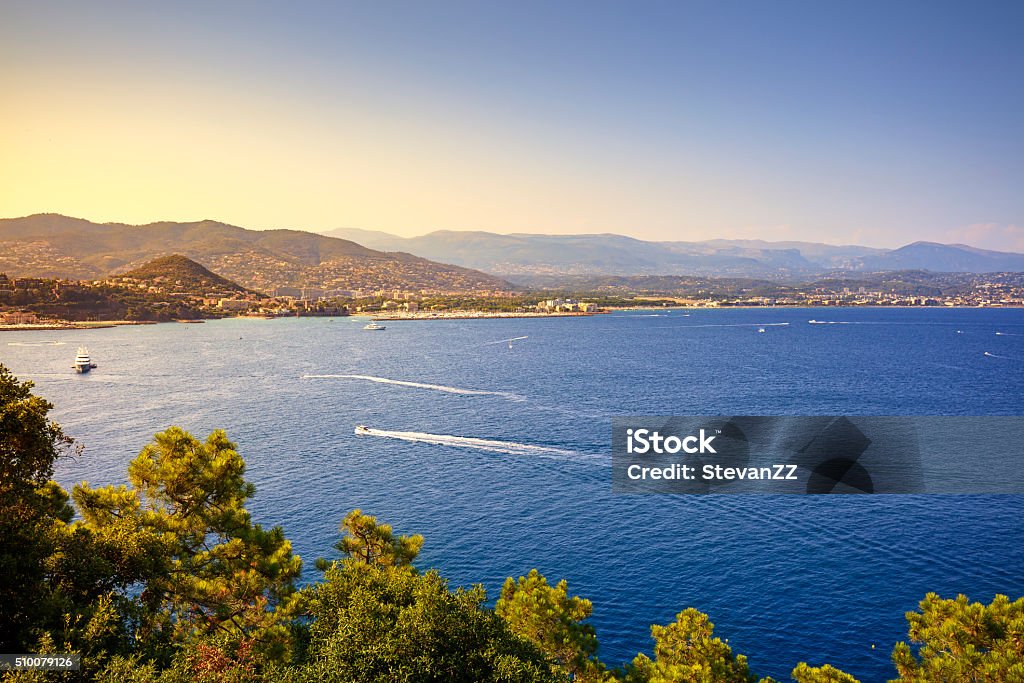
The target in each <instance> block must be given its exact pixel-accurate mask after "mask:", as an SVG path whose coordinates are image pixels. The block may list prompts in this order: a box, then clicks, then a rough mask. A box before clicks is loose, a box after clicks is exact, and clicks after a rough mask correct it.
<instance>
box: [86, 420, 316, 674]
mask: <svg viewBox="0 0 1024 683" xmlns="http://www.w3.org/2000/svg"><path fill="white" fill-rule="evenodd" d="M235 448H236V447H235V444H233V443H232V442H231V441H229V440H228V438H227V436H226V435H225V434H224V432H222V431H215V432H213V433H212V434H210V436H209V437H208V438H207V439H206V440H205V441H199V440H198V439H196V438H195V437H194V436H192V435H191V434H189V433H187V432H185V431H184V430H182V429H179V428H177V427H172V428H170V429H168V430H167V431H165V432H161V433H159V434H157V435H156V437H155V440H154V442H153V443H151V444H149V445H147V446H146V447H145V448H144V449H143V450H142V452H141V453H140V454H139V456H138V457H137V458H136V459H135V460H133V461H132V463H131V464H130V465H129V467H128V478H129V481H130V482H131V484H132V486H131V488H129V487H125V486H108V487H104V488H98V489H93V488H90V487H89V486H88V484H84V483H83V484H81V485H80V486H77V487H75V489H74V501H75V504H76V506H77V507H78V509H79V511H80V513H81V515H82V518H83V519H82V522H81V524H82V526H83V527H84V528H85V529H87V530H88V531H89V532H90V533H92V534H93V535H95V536H97V537H101V538H104V539H106V540H107V541H108V542H109V543H117V544H118V545H119V547H121V548H122V549H123V551H124V556H125V558H135V557H138V556H139V555H140V554H141V555H142V556H144V557H149V558H152V564H150V566H148V567H147V571H146V573H145V575H144V576H142V577H140V581H141V584H142V590H141V592H140V593H139V594H138V596H137V598H135V599H134V600H133V605H134V612H133V613H132V614H131V615H130V620H131V622H132V623H131V626H132V629H133V635H134V636H135V638H136V640H137V641H139V642H141V643H146V644H147V646H148V650H149V651H148V652H146V653H145V654H147V655H151V656H159V655H160V648H161V647H162V648H164V652H165V653H171V652H173V651H174V648H175V647H177V646H178V645H179V644H181V643H185V642H194V641H196V640H201V639H207V640H208V641H209V642H216V643H217V646H218V647H222V648H227V649H228V650H231V651H239V652H247V651H253V652H256V653H259V654H260V655H262V656H264V657H266V658H269V659H270V660H281V659H284V657H285V656H286V652H287V649H288V646H289V645H290V629H289V627H288V621H289V620H290V619H291V616H292V614H293V610H294V607H295V588H294V581H295V579H296V578H297V577H298V576H299V573H300V571H301V566H302V565H301V561H300V559H299V558H298V557H296V556H294V555H292V552H291V543H290V542H289V541H288V540H287V539H286V538H285V537H284V532H283V531H282V530H281V528H280V527H274V528H273V529H270V530H265V529H263V528H262V527H261V526H260V525H258V524H253V522H252V520H251V519H250V516H249V513H248V511H247V510H246V509H245V502H246V500H247V499H248V498H249V497H250V496H251V495H252V494H253V492H254V487H253V485H252V484H250V483H248V482H247V481H246V480H245V478H244V474H245V463H244V462H243V461H242V458H241V456H240V455H239V454H238V452H237V451H236V450H235Z"/></svg>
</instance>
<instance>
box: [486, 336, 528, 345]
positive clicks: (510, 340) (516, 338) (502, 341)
mask: <svg viewBox="0 0 1024 683" xmlns="http://www.w3.org/2000/svg"><path fill="white" fill-rule="evenodd" d="M529 338H530V336H529V335H523V336H522V337H512V338H511V339H499V340H497V341H492V342H484V343H483V346H490V345H491V344H507V343H509V342H514V341H519V340H520V339H529Z"/></svg>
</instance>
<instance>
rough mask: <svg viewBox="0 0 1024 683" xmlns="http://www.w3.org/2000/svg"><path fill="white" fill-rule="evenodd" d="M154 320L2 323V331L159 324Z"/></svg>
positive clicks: (0, 329)
mask: <svg viewBox="0 0 1024 683" xmlns="http://www.w3.org/2000/svg"><path fill="white" fill-rule="evenodd" d="M157 324H159V323H157V322H156V321H154V320H96V321H85V322H66V323H56V322H54V323H37V324H27V325H0V332H31V331H33V330H43V331H46V330H49V331H58V330H100V329H103V328H107V327H123V326H126V325H157Z"/></svg>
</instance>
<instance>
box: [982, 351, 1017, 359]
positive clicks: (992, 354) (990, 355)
mask: <svg viewBox="0 0 1024 683" xmlns="http://www.w3.org/2000/svg"><path fill="white" fill-rule="evenodd" d="M984 355H986V356H988V357H989V358H998V359H1000V360H1016V361H1019V360H1020V359H1019V358H1011V357H1010V356H997V355H996V354H994V353H989V352H988V351H986V352H985V354H984Z"/></svg>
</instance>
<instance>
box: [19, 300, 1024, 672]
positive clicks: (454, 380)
mask: <svg viewBox="0 0 1024 683" xmlns="http://www.w3.org/2000/svg"><path fill="white" fill-rule="evenodd" d="M809 319H816V320H819V321H823V320H827V321H836V322H839V321H843V322H847V323H849V324H831V325H818V324H808V322H807V321H808V320H809ZM785 322H788V323H790V324H789V325H772V326H767V327H766V330H767V332H766V333H765V334H758V333H757V332H756V330H757V327H758V326H759V325H761V324H767V323H785ZM364 323H365V321H363V320H360V319H356V318H350V319H336V320H333V321H331V320H326V319H287V320H273V321H267V320H226V321H219V322H211V323H206V324H203V325H176V324H170V325H157V326H142V327H127V328H120V329H106V330H91V331H67V332H17V333H10V332H8V333H3V332H0V362H3V363H4V364H5V365H7V366H9V367H10V368H11V369H12V370H13V371H14V372H15V373H16V374H18V375H19V376H21V377H23V378H28V379H32V380H34V381H35V382H36V383H37V391H38V392H39V393H40V394H42V395H44V396H45V397H47V398H48V399H50V400H51V401H53V402H54V403H55V404H56V406H57V407H56V411H55V417H56V419H57V420H58V421H60V422H61V423H63V424H64V426H65V428H66V430H67V431H68V432H69V433H71V434H72V435H73V436H75V437H76V438H77V439H79V440H80V441H81V442H82V443H84V444H85V446H86V451H85V455H84V456H83V457H82V458H80V459H78V460H76V461H71V462H66V463H63V464H62V465H61V466H60V467H59V469H58V473H57V478H58V479H59V481H60V482H61V483H62V484H64V485H72V484H73V483H75V482H78V481H81V480H83V479H86V480H88V481H90V482H91V483H93V484H108V483H120V482H122V481H124V479H125V470H126V465H127V463H128V462H129V460H131V458H133V457H134V456H135V455H136V454H137V453H138V451H139V449H140V448H141V447H142V445H143V444H144V443H145V442H146V441H147V440H148V439H149V438H150V437H151V435H152V434H153V433H154V432H156V431H159V430H160V429H162V428H164V427H166V426H168V425H172V424H176V425H181V426H183V427H185V428H186V429H189V430H191V431H192V432H194V433H196V434H197V435H205V433H207V432H208V431H209V430H211V429H213V428H216V427H223V428H225V429H227V430H228V434H229V436H230V437H231V438H232V439H233V440H235V441H237V442H238V443H239V448H240V451H241V452H242V454H243V455H244V456H245V458H246V461H247V462H248V464H249V476H250V478H251V479H252V480H253V481H254V482H255V483H256V485H257V488H258V491H257V494H256V497H255V499H254V500H252V502H251V505H250V509H251V510H252V511H253V513H254V516H255V517H256V519H257V520H258V521H260V522H262V523H264V524H280V525H283V526H284V528H285V530H286V532H287V534H288V536H289V537H290V538H291V539H292V541H293V543H294V547H295V550H296V551H297V552H298V553H299V554H300V555H302V557H303V558H304V559H305V560H306V566H307V570H306V578H308V579H312V578H316V576H317V572H316V570H315V569H314V568H313V567H312V560H313V559H314V558H316V557H318V556H328V557H332V556H333V551H332V548H331V545H332V544H333V543H334V542H335V540H336V539H337V524H338V521H339V520H340V519H341V517H342V516H343V515H344V514H345V513H346V512H347V511H348V510H350V509H352V508H354V507H361V508H362V509H363V510H364V511H367V512H371V513H373V514H376V515H378V516H379V517H381V518H382V519H383V520H386V521H388V522H390V523H392V524H393V525H394V526H395V528H396V529H397V530H398V531H400V532H406V533H413V532H419V533H423V534H424V535H425V536H426V543H425V545H424V549H423V552H422V554H421V558H420V565H421V566H422V567H436V568H438V569H440V570H441V572H442V573H443V574H444V575H445V576H447V577H450V579H451V580H452V582H453V583H454V584H469V583H472V582H476V581H481V582H483V583H484V584H485V585H486V586H487V587H488V589H489V592H490V594H491V596H492V597H494V596H496V592H497V588H498V587H499V586H500V584H501V582H502V580H503V579H504V578H505V577H506V576H509V575H514V576H518V575H520V574H523V573H525V572H527V571H529V570H530V569H531V568H533V567H537V568H538V569H540V571H541V572H543V573H544V574H546V575H547V576H548V577H549V578H551V579H558V578H566V579H568V581H569V587H570V590H572V591H574V592H576V593H579V594H581V595H584V596H586V597H589V598H590V599H591V600H592V601H593V603H594V617H593V622H594V624H595V626H596V627H597V630H598V635H599V637H600V640H601V643H602V652H601V654H602V657H603V658H604V659H605V661H607V662H609V663H610V664H619V663H621V662H623V661H625V660H628V659H631V658H632V657H633V656H634V655H635V653H636V652H637V651H638V650H643V651H649V650H650V646H651V642H650V638H649V630H648V629H649V625H650V624H652V623H668V622H670V621H672V620H673V618H674V615H675V613H676V612H678V611H679V610H681V609H683V608H684V607H687V606H693V607H696V608H698V609H700V610H702V611H705V612H707V613H709V614H710V615H711V618H712V621H713V622H714V623H715V624H716V632H717V634H718V635H720V636H721V637H722V638H727V639H728V640H729V642H730V644H731V645H732V646H733V647H734V648H735V649H736V650H737V651H738V652H741V653H745V654H747V655H748V656H749V658H750V662H751V664H752V666H753V667H754V669H755V670H756V671H757V672H758V673H759V674H762V675H767V674H770V675H773V676H776V677H778V678H780V679H788V672H789V671H790V669H791V668H792V667H793V666H794V665H795V664H796V662H798V661H800V660H806V661H809V662H811V663H813V664H820V663H823V662H831V663H833V664H835V665H837V666H840V667H841V668H844V669H846V670H848V671H850V672H852V673H854V674H856V675H858V676H860V677H861V678H862V679H863V680H884V679H885V678H887V677H890V676H891V675H892V674H893V672H892V668H891V666H890V664H889V661H888V657H889V653H890V651H891V648H892V645H893V643H895V642H896V641H897V640H899V639H901V638H905V634H906V626H905V622H904V618H903V614H904V612H906V611H907V610H911V609H914V608H915V607H916V604H917V602H918V601H919V600H920V599H921V598H922V597H923V596H924V594H925V593H926V592H928V591H936V592H939V593H940V594H943V595H945V596H953V595H955V594H956V593H957V592H964V593H967V594H968V595H969V596H970V597H971V598H972V599H976V600H984V601H988V600H990V599H991V598H992V596H993V594H995V593H997V592H1002V593H1008V594H1010V595H1011V597H1018V596H1020V595H1022V594H1024V523H1022V521H1021V520H1022V519H1024V497H1019V496H876V497H839V496H834V497H809V496H808V497H796V496H794V497H784V496H753V497H751V496H736V495H733V496H717V497H711V496H709V497H696V496H694V497H687V496H614V495H612V494H611V493H610V482H609V476H608V471H607V463H608V460H607V450H608V444H609V439H610V420H609V417H610V416H611V415H615V414H626V415H628V414H683V415H685V414H753V415H757V414H795V415H799V414H869V415H870V414H875V415H896V414H932V415H944V414H992V415H1006V414H1010V415H1020V414H1024V390H1022V387H1024V311H1019V310H882V309H856V310H844V309H831V310H826V309H813V310H811V309H803V310H800V309H797V310H792V309H790V310H783V309H777V310H721V311H710V310H708V311H695V312H692V313H691V314H690V315H689V316H686V315H684V314H682V313H680V312H669V313H667V314H665V315H660V316H654V315H644V314H643V312H637V313H617V314H614V315H607V316H597V317H592V318H586V319H565V318H549V319H537V320H475V321H474V320H465V321H445V322H388V323H387V331H386V332H383V333H381V332H374V333H371V332H364V331H362V329H361V327H362V325H363V324H364ZM958 330H959V331H960V333H959V334H958V332H957V331H958ZM997 332H999V333H1001V334H996V333H997ZM523 335H527V336H528V339H524V340H520V341H517V342H515V343H514V345H513V348H512V349H509V348H508V345H507V344H506V343H490V342H495V341H498V340H502V339H505V338H509V337H518V336H523ZM49 340H58V341H61V342H64V344H63V345H60V346H52V345H39V342H44V341H49ZM78 344H87V345H88V346H89V348H90V351H91V352H92V356H93V360H94V361H95V362H97V363H98V364H99V369H98V370H96V371H94V372H93V373H92V374H90V375H87V376H76V375H74V374H73V373H72V372H71V370H70V367H69V366H70V364H71V361H72V360H73V358H74V355H75V350H76V346H77V345H78ZM985 352H988V353H990V354H993V355H992V356H986V355H984V354H985ZM306 375H362V376H366V377H376V378H387V379H394V380H400V381H405V382H415V383H420V384H427V385H435V386H434V387H418V386H410V385H403V384H388V383H382V382H379V381H378V382H374V381H371V380H368V379H359V378H352V377H320V378H308V377H305V376H306ZM453 389H454V390H465V389H468V390H474V391H475V392H476V393H457V392H455V391H453ZM357 424H366V425H368V426H370V427H373V428H376V429H381V430H394V431H405V432H415V433H417V434H419V436H415V435H414V436H412V437H407V438H406V439H393V438H378V437H362V438H359V437H356V436H354V435H353V433H352V430H353V427H354V426H355V425H357ZM451 436H456V437H476V438H485V439H494V440H502V441H506V442H511V443H513V444H523V445H536V446H544V447H548V448H552V449H559V451H570V452H571V453H568V454H566V453H562V452H556V451H543V450H529V449H523V448H520V447H518V446H510V447H507V448H506V449H505V450H511V451H515V452H511V453H510V452H498V450H480V449H471V448H466V447H465V446H466V444H465V443H464V442H463V443H460V442H458V441H457V440H455V441H453V440H451V439H450V438H449V437H451ZM409 439H413V440H409ZM415 439H427V440H428V441H441V442H445V441H451V442H453V443H460V445H456V446H451V445H443V444H438V443H426V442H423V441H418V440H415ZM872 644H877V648H876V649H874V650H872V649H871V646H872Z"/></svg>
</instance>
